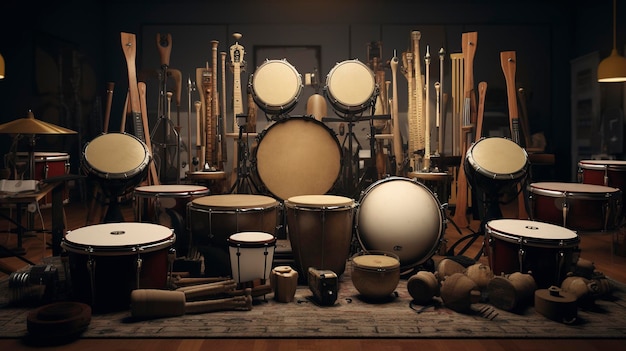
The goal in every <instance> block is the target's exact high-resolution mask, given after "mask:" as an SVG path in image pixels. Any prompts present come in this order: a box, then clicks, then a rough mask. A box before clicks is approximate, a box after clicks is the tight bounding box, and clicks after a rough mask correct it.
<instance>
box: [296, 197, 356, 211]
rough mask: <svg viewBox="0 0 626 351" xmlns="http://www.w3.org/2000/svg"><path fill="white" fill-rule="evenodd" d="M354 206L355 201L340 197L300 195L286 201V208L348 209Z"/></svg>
mask: <svg viewBox="0 0 626 351" xmlns="http://www.w3.org/2000/svg"><path fill="white" fill-rule="evenodd" d="M352 205H354V200H352V199H351V198H348V197H344V196H338V195H300V196H292V197H290V198H289V199H287V201H285V206H287V207H289V206H305V207H315V208H322V207H346V206H352Z"/></svg>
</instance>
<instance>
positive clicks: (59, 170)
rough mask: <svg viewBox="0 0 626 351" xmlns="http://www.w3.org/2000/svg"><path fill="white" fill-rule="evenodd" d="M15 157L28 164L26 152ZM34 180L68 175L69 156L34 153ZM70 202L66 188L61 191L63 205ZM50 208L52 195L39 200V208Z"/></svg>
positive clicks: (52, 153)
mask: <svg viewBox="0 0 626 351" xmlns="http://www.w3.org/2000/svg"><path fill="white" fill-rule="evenodd" d="M16 157H17V159H18V160H19V161H21V162H26V163H27V164H28V161H29V160H28V157H29V156H28V152H18V153H16ZM34 157H35V173H34V175H35V178H34V179H35V180H44V179H49V178H52V177H58V176H64V175H67V174H69V173H70V155H69V154H66V153H63V152H35V154H34ZM69 200H70V197H69V190H68V188H67V187H65V189H64V190H63V203H68V202H69ZM50 206H52V193H50V194H48V195H46V197H44V198H43V199H41V207H42V208H45V207H50Z"/></svg>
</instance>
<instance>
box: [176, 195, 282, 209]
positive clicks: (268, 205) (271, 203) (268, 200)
mask: <svg viewBox="0 0 626 351" xmlns="http://www.w3.org/2000/svg"><path fill="white" fill-rule="evenodd" d="M233 195H236V196H238V197H241V198H249V199H258V200H259V202H257V203H253V204H248V205H245V204H244V205H243V206H245V207H242V206H241V204H238V205H235V206H232V205H229V206H222V205H215V204H202V203H200V201H202V200H205V198H212V199H216V198H226V197H232V196H233ZM260 200H265V201H264V202H262V203H261V202H260ZM278 205H279V202H278V201H277V200H276V199H275V198H273V197H270V196H266V195H257V194H216V195H207V196H202V197H199V198H196V199H193V200H191V201H190V202H189V204H188V206H189V207H193V208H198V209H204V210H222V211H223V210H237V211H242V212H244V211H250V210H271V209H274V208H276V207H277V206H278ZM228 212H232V211H228Z"/></svg>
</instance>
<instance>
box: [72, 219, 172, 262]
mask: <svg viewBox="0 0 626 351" xmlns="http://www.w3.org/2000/svg"><path fill="white" fill-rule="evenodd" d="M173 241H174V233H173V230H172V229H170V228H167V227H165V226H162V225H158V224H153V223H138V222H123V223H104V224H95V225H90V226H86V227H82V228H79V229H76V230H71V231H68V232H67V234H66V235H65V238H63V242H62V245H63V247H64V248H65V249H67V250H68V251H74V252H78V253H83V254H93V255H98V254H100V255H102V254H106V253H107V252H113V251H114V252H118V253H119V251H126V254H129V255H130V254H135V255H136V254H138V253H141V252H142V251H143V252H150V251H154V250H157V249H159V248H162V247H165V246H167V245H171V243H172V242H173ZM92 250H93V252H92Z"/></svg>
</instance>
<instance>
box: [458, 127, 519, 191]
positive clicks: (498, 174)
mask: <svg viewBox="0 0 626 351" xmlns="http://www.w3.org/2000/svg"><path fill="white" fill-rule="evenodd" d="M528 166H529V163H528V154H527V153H526V151H525V150H524V149H523V148H522V147H520V146H519V145H517V144H516V143H515V142H513V141H512V140H510V139H506V138H500V137H491V138H482V139H480V140H478V141H477V142H475V143H474V144H472V146H471V147H470V148H469V149H468V150H467V154H466V156H465V163H464V169H465V174H466V175H467V179H468V180H469V181H470V184H472V186H477V187H479V188H483V189H494V188H495V189H497V190H498V191H500V190H502V189H503V188H505V187H507V186H510V185H516V184H518V183H519V182H520V180H521V179H523V178H524V176H525V175H526V172H527V170H528Z"/></svg>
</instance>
